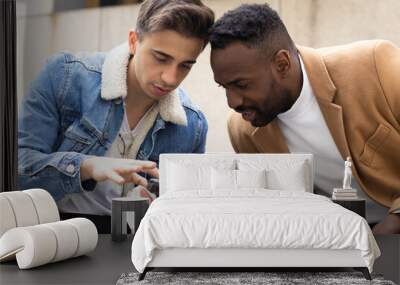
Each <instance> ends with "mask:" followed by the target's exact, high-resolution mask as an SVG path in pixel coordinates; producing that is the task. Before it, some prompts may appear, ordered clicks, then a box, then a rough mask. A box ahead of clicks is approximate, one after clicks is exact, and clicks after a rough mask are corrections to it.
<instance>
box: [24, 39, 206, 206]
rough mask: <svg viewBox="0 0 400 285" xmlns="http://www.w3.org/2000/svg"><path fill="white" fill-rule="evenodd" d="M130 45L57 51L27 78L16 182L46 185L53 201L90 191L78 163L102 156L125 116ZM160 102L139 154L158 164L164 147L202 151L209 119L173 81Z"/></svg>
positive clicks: (174, 150) (91, 184) (170, 150)
mask: <svg viewBox="0 0 400 285" xmlns="http://www.w3.org/2000/svg"><path fill="white" fill-rule="evenodd" d="M128 62H129V50H128V46H127V44H124V45H121V46H119V47H117V48H115V49H113V50H112V51H110V52H109V53H107V54H106V53H94V54H84V53H82V54H75V55H74V54H70V53H62V54H58V55H56V56H54V57H52V58H50V59H49V61H48V63H47V64H46V65H45V67H44V68H43V70H42V71H41V72H40V74H39V76H38V77H37V78H36V80H35V81H34V82H33V83H32V85H31V87H30V90H29V93H28V94H27V95H26V96H25V98H24V100H23V102H22V106H21V108H20V116H19V120H18V124H19V126H18V186H19V189H21V190H23V189H27V188H43V189H46V190H47V191H48V192H50V194H51V195H52V196H53V198H54V199H55V200H56V201H59V200H61V199H62V198H63V197H64V196H65V195H66V194H71V193H78V192H81V191H82V189H84V190H93V189H94V188H95V185H96V183H95V181H93V180H88V181H86V182H85V183H82V184H81V181H80V164H81V162H82V161H83V160H84V159H85V158H86V157H87V156H88V155H95V156H104V154H105V153H106V151H107V150H108V149H109V147H110V146H111V144H112V143H113V141H114V139H115V138H116V136H117V135H118V132H119V130H120V127H121V124H122V120H123V117H124V107H123V98H124V97H125V96H126V94H127V86H126V75H127V66H128ZM163 99H165V100H162V102H161V101H160V102H159V106H160V112H159V114H158V117H157V119H156V120H155V123H154V124H153V126H152V127H151V129H150V131H149V132H148V133H147V135H146V137H145V139H144V141H143V143H142V144H141V146H140V148H139V151H138V154H137V157H136V158H137V159H140V160H152V161H155V162H157V163H158V160H159V155H160V154H161V153H203V152H204V151H205V142H206V136H207V130H208V126H207V121H206V119H205V117H204V115H203V113H202V112H201V111H200V110H199V109H198V108H196V107H195V106H194V105H193V104H192V103H191V101H190V99H189V97H188V96H187V95H186V94H185V92H184V91H183V90H182V89H180V88H178V89H177V90H176V91H174V92H172V93H170V94H168V95H167V96H166V98H163Z"/></svg>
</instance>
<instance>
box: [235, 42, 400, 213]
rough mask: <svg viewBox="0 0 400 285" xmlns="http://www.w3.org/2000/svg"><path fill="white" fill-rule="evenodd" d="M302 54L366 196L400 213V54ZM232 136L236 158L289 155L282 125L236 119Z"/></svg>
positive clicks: (370, 49)
mask: <svg viewBox="0 0 400 285" xmlns="http://www.w3.org/2000/svg"><path fill="white" fill-rule="evenodd" d="M298 49H299V52H300V54H301V56H302V59H303V61H304V65H305V69H306V71H307V75H308V77H309V80H310V83H311V86H312V89H313V91H314V93H315V96H316V98H317V101H318V103H319V107H320V109H321V112H322V114H323V116H324V118H325V121H326V123H327V125H328V128H329V130H330V132H331V134H332V137H333V139H334V141H335V143H336V146H337V147H338V149H339V152H340V154H341V155H342V158H343V159H345V158H346V157H347V156H351V158H352V160H353V175H354V176H355V178H356V179H357V181H358V183H359V184H360V186H361V187H362V189H363V190H364V192H366V193H367V194H368V195H369V196H370V197H371V198H372V199H374V200H375V201H377V202H379V203H381V204H383V205H385V206H386V207H389V208H390V211H394V210H399V209H400V49H399V48H398V47H396V46H394V45H393V44H392V43H390V42H388V41H362V42H357V43H353V44H350V45H344V46H337V47H332V48H324V49H311V48H306V47H299V48H298ZM228 131H229V135H230V139H231V142H232V145H233V148H234V149H235V151H236V152H240V153H284V152H289V149H288V146H287V144H286V141H285V138H284V137H283V135H282V133H281V130H280V128H279V126H278V124H277V121H276V120H274V121H272V122H271V123H270V124H268V125H267V126H265V127H261V128H256V127H253V126H251V124H250V123H249V122H246V121H244V120H243V119H242V117H241V115H240V114H238V113H233V114H232V115H231V116H230V118H229V121H228Z"/></svg>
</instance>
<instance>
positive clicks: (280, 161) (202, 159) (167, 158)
mask: <svg viewBox="0 0 400 285" xmlns="http://www.w3.org/2000/svg"><path fill="white" fill-rule="evenodd" d="M177 164H178V165H185V167H188V168H189V167H191V166H193V167H196V166H205V165H211V166H220V165H224V167H229V168H231V169H240V168H241V167H258V166H261V167H265V168H270V169H271V168H278V169H279V167H283V169H284V167H287V166H290V165H295V164H302V165H304V168H302V169H304V177H305V180H306V185H307V186H306V189H305V190H306V191H307V192H310V193H313V192H314V187H313V185H314V161H313V155H312V154H232V153H206V154H161V155H160V165H159V167H160V195H162V194H164V193H166V192H167V191H168V190H169V189H168V185H170V184H171V183H169V181H168V179H171V177H170V175H168V169H169V168H170V166H171V165H177ZM241 165H242V166H241Z"/></svg>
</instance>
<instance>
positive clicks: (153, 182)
mask: <svg viewBox="0 0 400 285" xmlns="http://www.w3.org/2000/svg"><path fill="white" fill-rule="evenodd" d="M147 182H148V185H147V190H149V192H150V193H153V194H155V195H156V196H157V197H158V196H159V195H160V189H159V187H160V184H159V181H158V179H157V178H151V179H150V180H148V181H147Z"/></svg>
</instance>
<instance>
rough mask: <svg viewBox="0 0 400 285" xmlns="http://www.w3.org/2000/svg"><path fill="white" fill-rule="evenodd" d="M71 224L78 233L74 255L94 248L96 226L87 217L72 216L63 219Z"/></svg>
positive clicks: (96, 237)
mask: <svg viewBox="0 0 400 285" xmlns="http://www.w3.org/2000/svg"><path fill="white" fill-rule="evenodd" d="M65 222H68V223H70V224H71V225H73V226H74V227H75V229H76V231H77V233H78V239H79V241H78V250H77V251H76V253H75V255H74V257H76V256H79V255H82V254H86V253H88V252H90V251H92V250H94V249H95V248H96V245H97V240H98V234H97V229H96V226H95V225H94V224H93V222H91V221H90V220H88V219H84V218H74V219H69V220H65Z"/></svg>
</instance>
